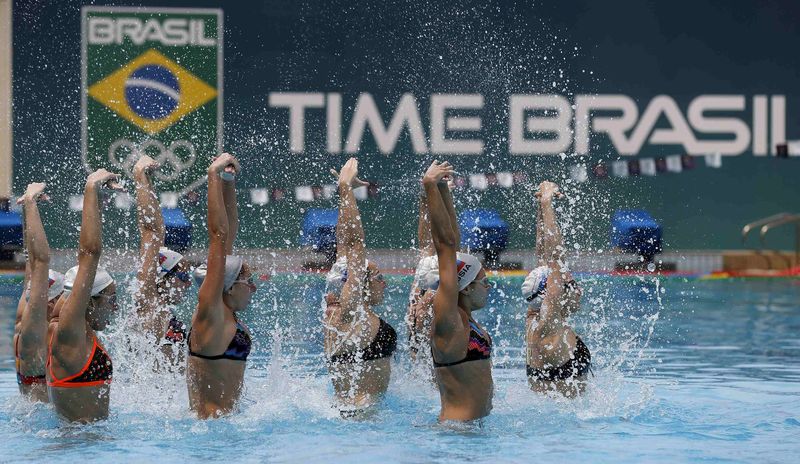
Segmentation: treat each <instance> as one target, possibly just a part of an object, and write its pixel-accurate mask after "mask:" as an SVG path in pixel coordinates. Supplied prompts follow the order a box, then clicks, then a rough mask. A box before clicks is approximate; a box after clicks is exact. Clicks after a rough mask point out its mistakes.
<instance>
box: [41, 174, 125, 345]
mask: <svg viewBox="0 0 800 464" xmlns="http://www.w3.org/2000/svg"><path fill="white" fill-rule="evenodd" d="M116 180H117V175H116V174H112V173H110V172H108V171H106V170H105V169H98V170H97V171H95V172H93V173H92V174H90V175H89V177H88V178H87V179H86V188H85V190H84V193H83V216H82V219H81V235H80V240H79V243H78V273H77V275H76V276H75V283H74V284H73V286H72V293H71V294H70V296H69V298H67V301H66V303H65V304H64V305H63V306H62V307H61V311H60V312H59V316H58V326H57V327H56V332H55V334H56V340H57V342H58V343H59V344H60V345H61V346H62V349H60V350H58V351H57V352H59V353H64V352H65V349H66V348H67V347H72V348H74V349H83V350H85V349H86V348H87V347H86V309H87V307H88V306H89V299H90V298H91V296H92V295H91V293H92V286H93V285H94V277H95V274H96V272H97V265H98V263H99V262H100V253H101V252H102V251H103V237H102V231H103V227H102V217H101V213H100V204H99V203H100V202H99V199H98V194H99V193H100V189H101V188H103V186H107V187H109V188H113V189H119V186H117V184H116Z"/></svg>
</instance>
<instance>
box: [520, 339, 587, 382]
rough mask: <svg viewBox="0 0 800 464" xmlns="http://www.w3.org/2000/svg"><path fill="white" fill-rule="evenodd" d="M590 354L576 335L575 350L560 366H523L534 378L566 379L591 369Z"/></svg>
mask: <svg viewBox="0 0 800 464" xmlns="http://www.w3.org/2000/svg"><path fill="white" fill-rule="evenodd" d="M591 366H592V354H591V353H590V352H589V348H588V347H587V346H586V345H585V344H584V343H583V340H581V338H580V337H577V342H576V343H575V351H573V352H572V358H570V360H569V361H567V362H565V363H564V364H562V365H561V366H560V367H551V368H546V369H536V368H533V367H531V366H525V368H526V370H527V372H528V377H531V378H533V379H536V380H566V379H569V378H571V377H580V376H582V375H584V374H586V373H587V372H589V370H590V369H591Z"/></svg>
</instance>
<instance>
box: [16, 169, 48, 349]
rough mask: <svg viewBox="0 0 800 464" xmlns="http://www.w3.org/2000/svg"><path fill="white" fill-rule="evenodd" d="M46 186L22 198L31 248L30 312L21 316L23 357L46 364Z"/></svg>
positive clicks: (36, 185) (32, 186) (32, 189)
mask: <svg viewBox="0 0 800 464" xmlns="http://www.w3.org/2000/svg"><path fill="white" fill-rule="evenodd" d="M44 188H45V184H43V183H32V184H29V185H28V189H27V190H26V191H25V195H24V196H23V197H22V204H23V211H24V216H25V228H24V234H25V242H26V244H27V249H28V263H29V265H30V280H29V281H30V297H29V298H28V302H27V310H26V311H23V313H22V320H21V321H20V334H24V335H25V336H24V337H21V338H20V342H19V352H20V356H22V357H23V358H27V359H31V358H32V357H38V358H39V360H38V361H41V362H44V356H45V350H44V347H45V346H46V345H45V337H46V333H47V289H48V280H49V276H48V271H49V269H50V245H49V244H48V243H47V236H46V235H45V232H44V226H43V225H42V218H41V217H40V216H39V207H38V206H37V203H36V202H37V201H38V199H39V198H40V197H43V193H42V192H43V191H44Z"/></svg>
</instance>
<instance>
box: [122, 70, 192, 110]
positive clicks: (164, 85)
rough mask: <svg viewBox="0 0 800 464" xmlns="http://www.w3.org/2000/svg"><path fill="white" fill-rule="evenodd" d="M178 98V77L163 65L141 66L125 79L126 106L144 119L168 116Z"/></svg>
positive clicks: (176, 105)
mask: <svg viewBox="0 0 800 464" xmlns="http://www.w3.org/2000/svg"><path fill="white" fill-rule="evenodd" d="M180 98H181V93H180V85H179V83H178V78H177V77H176V76H175V74H173V73H172V71H170V70H169V69H167V68H165V67H164V66H159V65H157V64H148V65H144V66H141V67H139V68H137V69H136V70H134V71H133V72H132V73H131V74H130V75H129V76H128V79H127V80H126V81H125V99H126V100H127V101H128V106H130V108H131V110H132V111H133V112H134V113H136V115H138V116H139V117H141V118H144V119H150V120H156V119H162V118H165V117H167V116H169V115H170V113H172V112H173V111H175V108H177V107H178V103H179V102H180Z"/></svg>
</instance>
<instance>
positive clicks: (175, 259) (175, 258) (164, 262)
mask: <svg viewBox="0 0 800 464" xmlns="http://www.w3.org/2000/svg"><path fill="white" fill-rule="evenodd" d="M181 259H183V255H182V254H180V253H178V252H177V251H172V250H170V249H169V248H167V247H161V249H159V250H158V278H159V279H163V278H164V276H165V275H167V274H168V273H169V271H171V270H172V268H174V267H175V266H176V265H177V264H178V263H179V262H180V261H181Z"/></svg>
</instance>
